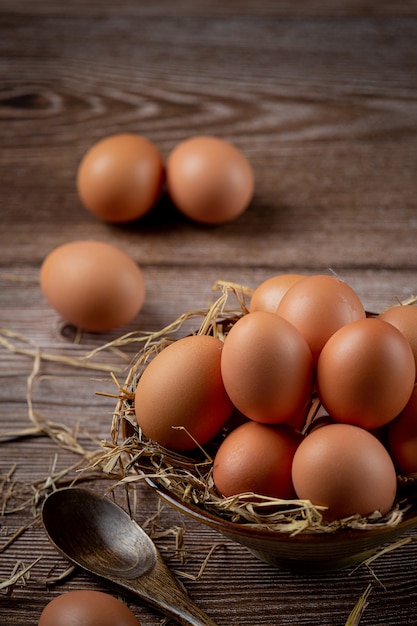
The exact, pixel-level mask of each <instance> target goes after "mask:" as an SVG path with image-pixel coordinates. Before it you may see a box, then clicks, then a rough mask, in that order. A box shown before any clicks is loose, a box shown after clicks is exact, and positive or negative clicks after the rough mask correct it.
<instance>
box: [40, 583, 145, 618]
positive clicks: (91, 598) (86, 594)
mask: <svg viewBox="0 0 417 626" xmlns="http://www.w3.org/2000/svg"><path fill="white" fill-rule="evenodd" d="M38 626H140V623H139V621H138V620H137V619H136V617H135V615H134V614H133V613H132V611H131V610H130V609H129V608H128V607H127V606H126V604H123V602H121V601H120V600H117V598H115V597H113V596H111V595H109V594H107V593H103V592H101V591H90V590H87V589H86V590H79V591H69V592H68V593H63V594H61V595H60V596H57V597H55V598H54V599H53V600H51V601H50V602H49V604H47V605H46V606H45V608H44V609H43V611H42V613H41V616H40V618H39V622H38Z"/></svg>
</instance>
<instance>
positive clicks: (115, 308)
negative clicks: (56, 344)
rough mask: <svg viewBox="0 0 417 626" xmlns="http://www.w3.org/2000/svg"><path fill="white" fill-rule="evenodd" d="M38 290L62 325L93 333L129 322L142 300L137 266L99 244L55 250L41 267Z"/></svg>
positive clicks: (76, 244)
mask: <svg viewBox="0 0 417 626" xmlns="http://www.w3.org/2000/svg"><path fill="white" fill-rule="evenodd" d="M40 286H41V290H42V292H43V294H44V296H45V298H46V299H47V300H48V302H49V304H50V305H51V306H52V307H53V308H54V309H55V310H56V311H57V312H58V313H59V314H60V315H61V316H62V317H63V318H64V319H65V320H66V321H67V322H70V323H71V324H74V325H75V326H78V327H79V328H82V329H84V330H88V331H93V332H101V331H106V330H110V329H113V328H117V327H119V326H122V325H123V324H126V323H127V322H130V321H131V320H133V318H134V317H135V316H136V315H137V313H138V312H139V310H140V309H141V307H142V304H143V302H144V299H145V282H144V278H143V274H142V271H141V269H140V268H139V267H138V265H137V264H136V263H135V262H134V260H133V259H132V258H131V257H130V256H129V255H127V254H126V253H125V252H123V251H122V250H119V248H116V247H115V246H113V245H111V244H108V243H104V242H101V241H73V242H70V243H67V244H64V245H62V246H59V247H58V248H55V250H53V251H52V252H50V253H49V254H48V256H47V257H46V258H45V260H44V261H43V263H42V266H41V269H40Z"/></svg>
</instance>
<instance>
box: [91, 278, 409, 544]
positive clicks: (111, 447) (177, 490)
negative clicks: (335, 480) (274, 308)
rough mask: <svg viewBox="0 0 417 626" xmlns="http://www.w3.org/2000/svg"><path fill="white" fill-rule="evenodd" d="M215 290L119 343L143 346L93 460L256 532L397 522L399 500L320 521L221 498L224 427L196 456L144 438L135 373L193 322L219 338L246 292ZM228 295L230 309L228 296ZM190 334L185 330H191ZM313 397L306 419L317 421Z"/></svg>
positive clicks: (255, 501)
mask: <svg viewBox="0 0 417 626" xmlns="http://www.w3.org/2000/svg"><path fill="white" fill-rule="evenodd" d="M213 289H214V290H220V291H221V295H220V297H219V298H218V299H217V300H216V301H215V302H214V304H213V305H212V306H210V307H209V308H208V309H206V310H199V311H193V312H189V313H185V314H183V315H182V316H180V317H179V318H178V319H176V320H175V321H174V322H172V323H171V324H169V325H168V326H167V327H165V328H163V329H162V330H159V331H157V332H155V333H148V334H143V333H141V334H134V333H133V334H130V335H125V336H124V337H122V338H120V339H119V340H118V345H119V346H122V345H126V344H127V343H132V342H140V343H141V344H142V346H141V348H140V350H139V352H138V354H137V356H136V358H135V360H134V364H133V366H132V368H131V369H130V371H129V374H128V377H127V379H126V381H125V383H124V384H123V385H121V384H120V383H119V382H118V381H117V380H116V379H115V378H114V380H115V383H116V385H117V387H118V393H117V394H115V397H117V406H116V410H115V413H114V417H113V422H112V427H111V441H110V442H103V447H104V453H103V455H102V456H101V457H100V458H99V459H98V461H96V463H97V464H99V465H100V466H101V467H102V469H103V471H104V472H105V473H108V474H113V473H117V474H119V475H120V473H121V474H122V476H123V477H122V478H121V480H120V482H122V483H125V484H128V483H132V482H135V481H140V480H144V479H148V480H152V481H153V482H154V483H156V484H157V485H158V486H160V487H162V488H163V489H165V490H167V491H168V492H169V494H171V495H173V496H174V497H175V498H176V499H178V500H180V501H181V502H184V503H186V504H187V503H188V504H192V505H194V506H197V507H198V508H200V509H201V510H202V511H205V512H207V513H209V514H214V515H215V516H217V517H219V518H221V519H224V520H228V521H231V522H234V523H238V524H242V525H245V526H246V527H253V528H257V529H265V530H272V531H276V532H282V533H288V534H289V535H294V534H297V533H300V532H326V533H329V532H330V533H332V532H335V531H336V530H338V529H340V528H352V529H359V530H360V529H363V530H369V529H374V528H377V527H378V528H381V527H393V526H396V525H397V524H398V523H399V522H400V521H401V520H402V518H403V513H404V512H405V510H407V508H408V507H407V504H406V503H404V502H401V503H396V504H395V506H394V507H393V508H392V510H391V511H390V512H389V513H388V514H387V515H385V516H384V517H381V515H379V514H378V513H374V514H372V515H369V516H366V517H362V516H359V515H354V516H351V517H349V518H345V519H342V520H336V521H333V522H331V523H329V522H326V521H325V520H324V519H323V515H322V511H323V508H322V507H317V506H314V505H313V504H312V503H311V502H309V501H305V500H279V499H274V498H269V497H264V496H259V495H257V494H253V493H245V494H240V495H238V496H232V497H229V498H224V497H221V496H219V495H218V494H217V493H216V490H215V487H214V484H213V479H212V465H213V461H212V459H213V456H214V454H215V451H216V449H217V447H218V445H219V442H220V441H221V439H222V438H223V437H224V436H225V434H226V433H227V427H226V429H225V430H224V431H223V432H222V433H221V434H220V435H219V437H218V438H217V440H215V441H213V442H211V443H210V444H209V445H208V446H206V447H205V448H204V449H201V448H200V449H199V450H198V451H197V453H194V454H193V455H190V454H184V455H183V454H178V453H173V452H172V451H169V450H167V449H165V448H162V447H161V446H159V445H158V444H157V443H155V442H154V441H151V440H149V439H147V438H146V437H145V435H144V434H143V433H142V432H141V429H140V428H138V426H137V424H136V420H135V407H134V391H135V388H136V385H137V381H138V378H139V377H140V375H141V373H142V371H143V370H144V368H145V367H146V365H147V364H148V363H149V361H150V360H151V359H152V358H153V357H154V356H155V355H156V354H157V353H158V352H160V351H161V350H163V349H164V348H165V347H166V346H167V345H168V344H170V343H171V342H173V341H175V340H176V339H178V338H179V337H181V336H184V328H188V327H189V322H190V320H191V321H192V322H193V323H194V324H195V327H196V326H197V323H196V320H198V319H200V324H199V326H198V330H197V331H195V333H194V334H210V335H214V336H216V337H219V338H221V339H222V338H224V337H225V336H226V335H227V333H228V331H229V330H230V328H231V326H232V325H233V324H234V323H235V322H236V321H237V320H238V319H239V318H240V317H242V316H243V315H245V314H246V313H247V312H248V308H247V305H246V297H247V296H249V295H250V293H251V290H250V289H248V288H246V287H243V286H241V285H237V284H235V283H229V282H223V281H221V282H216V283H215V284H214V286H213ZM231 299H233V306H231V305H230V300H231ZM188 332H189V331H188ZM316 412H317V400H316V401H314V402H312V408H311V412H310V416H309V418H308V420H307V422H308V423H309V422H310V423H311V421H312V420H314V417H315V414H316Z"/></svg>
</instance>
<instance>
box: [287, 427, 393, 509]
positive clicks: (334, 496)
mask: <svg viewBox="0 0 417 626" xmlns="http://www.w3.org/2000/svg"><path fill="white" fill-rule="evenodd" d="M292 479H293V483H294V488H295V491H296V493H297V496H298V497H299V498H300V499H301V500H310V501H311V502H312V503H313V504H314V505H316V506H325V507H328V508H327V511H323V515H324V517H325V518H326V519H328V520H333V519H340V518H343V517H348V516H350V515H355V514H359V515H369V514H371V513H373V512H374V511H380V513H381V514H382V515H384V514H385V513H387V512H388V511H389V509H390V508H391V506H392V504H393V502H394V499H395V495H396V489H397V477H396V472H395V468H394V464H393V462H392V460H391V457H390V455H389V454H388V452H387V450H386V449H385V448H384V446H383V445H382V443H381V442H380V441H378V439H377V438H376V437H374V436H373V435H372V434H371V433H369V432H368V431H366V430H364V429H363V428H358V427H357V426H352V425H350V424H330V425H327V426H321V427H320V428H316V429H315V430H313V431H312V432H311V433H310V434H309V435H307V437H305V439H304V440H303V441H302V442H301V443H300V445H299V446H298V448H297V450H296V452H295V455H294V460H293V465H292Z"/></svg>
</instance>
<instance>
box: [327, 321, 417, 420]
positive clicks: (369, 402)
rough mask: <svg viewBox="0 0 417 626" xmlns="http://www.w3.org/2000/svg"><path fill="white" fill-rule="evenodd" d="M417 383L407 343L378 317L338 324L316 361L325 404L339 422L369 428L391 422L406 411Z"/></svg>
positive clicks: (396, 330) (393, 328)
mask: <svg viewBox="0 0 417 626" xmlns="http://www.w3.org/2000/svg"><path fill="white" fill-rule="evenodd" d="M414 381H415V364H414V357H413V353H412V350H411V348H410V345H409V343H408V342H407V340H406V339H405V337H404V336H403V335H402V334H401V333H400V331H399V330H398V329H397V328H395V327H394V326H392V325H391V324H389V323H388V322H384V321H383V320H381V319H378V318H366V319H363V320H357V321H356V322H352V323H350V324H346V325H345V326H343V327H342V328H340V329H339V330H338V331H337V332H336V333H335V334H334V335H333V336H332V337H330V339H329V341H328V342H327V343H326V345H325V346H324V348H323V350H322V351H321V354H320V357H319V360H318V363H317V389H318V394H319V396H320V399H321V401H322V403H323V406H324V407H325V408H326V409H327V411H328V412H329V413H330V415H331V416H332V417H333V418H334V419H335V420H336V421H338V422H344V423H350V424H356V425H357V426H361V427H362V428H366V429H367V430H371V429H375V428H379V427H380V426H383V425H384V424H387V423H388V422H389V421H391V420H392V419H394V418H395V417H396V416H397V415H398V413H399V412H400V411H402V409H403V408H404V407H405V405H406V404H407V402H408V400H409V398H410V395H411V392H412V390H413V385H414Z"/></svg>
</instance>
